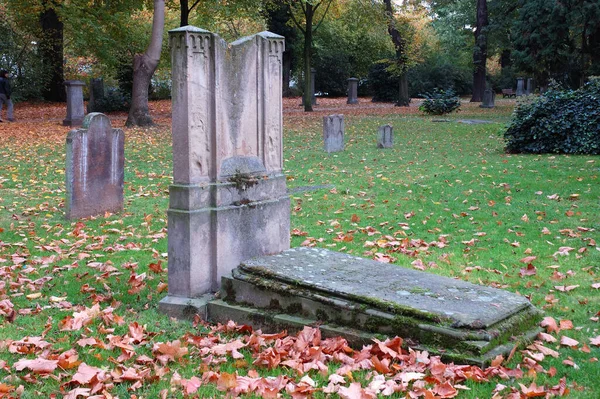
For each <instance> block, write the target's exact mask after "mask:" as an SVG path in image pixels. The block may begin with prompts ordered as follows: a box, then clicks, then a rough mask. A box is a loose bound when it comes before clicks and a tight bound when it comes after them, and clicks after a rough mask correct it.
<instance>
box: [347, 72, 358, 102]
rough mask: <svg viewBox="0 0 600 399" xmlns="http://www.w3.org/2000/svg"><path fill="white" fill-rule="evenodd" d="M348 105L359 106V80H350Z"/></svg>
mask: <svg viewBox="0 0 600 399" xmlns="http://www.w3.org/2000/svg"><path fill="white" fill-rule="evenodd" d="M346 104H358V79H357V78H350V79H348V101H346Z"/></svg>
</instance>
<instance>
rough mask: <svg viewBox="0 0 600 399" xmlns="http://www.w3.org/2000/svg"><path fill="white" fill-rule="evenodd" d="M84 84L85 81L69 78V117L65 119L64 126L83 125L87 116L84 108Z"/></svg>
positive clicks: (67, 86)
mask: <svg viewBox="0 0 600 399" xmlns="http://www.w3.org/2000/svg"><path fill="white" fill-rule="evenodd" d="M83 86H85V83H83V82H81V81H79V80H67V81H66V82H65V89H66V90H67V117H66V118H65V119H64V120H63V126H81V124H82V123H83V118H84V117H85V110H84V108H83Z"/></svg>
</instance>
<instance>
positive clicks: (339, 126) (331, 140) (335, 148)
mask: <svg viewBox="0 0 600 399" xmlns="http://www.w3.org/2000/svg"><path fill="white" fill-rule="evenodd" d="M323 148H324V149H325V152H339V151H344V115H338V114H336V115H329V116H324V117H323Z"/></svg>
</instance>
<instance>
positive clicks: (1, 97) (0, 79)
mask: <svg viewBox="0 0 600 399" xmlns="http://www.w3.org/2000/svg"><path fill="white" fill-rule="evenodd" d="M10 95H11V90H10V82H9V81H8V72H7V71H4V70H2V71H0V122H2V108H3V106H4V104H5V103H6V119H8V120H9V121H10V122H13V121H14V120H15V119H14V118H13V103H12V101H11V99H10Z"/></svg>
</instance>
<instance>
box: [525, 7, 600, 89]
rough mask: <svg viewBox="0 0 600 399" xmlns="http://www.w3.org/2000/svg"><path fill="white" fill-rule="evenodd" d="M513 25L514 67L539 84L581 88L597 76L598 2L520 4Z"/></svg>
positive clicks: (599, 63) (599, 43)
mask: <svg viewBox="0 0 600 399" xmlns="http://www.w3.org/2000/svg"><path fill="white" fill-rule="evenodd" d="M519 5H520V7H519V10H518V18H517V19H516V21H515V22H514V31H513V41H514V45H515V51H514V58H515V62H516V64H517V66H518V67H519V68H520V69H521V70H523V71H525V72H529V73H533V74H535V76H536V79H537V80H538V81H540V82H541V83H545V82H547V81H548V80H549V79H550V78H552V79H556V80H559V81H561V82H563V83H566V84H569V85H570V86H581V85H582V84H583V82H584V81H585V79H586V77H587V76H590V75H592V74H596V73H600V2H599V1H597V0H563V1H556V2H554V1H545V0H527V1H525V0H520V2H519Z"/></svg>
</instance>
